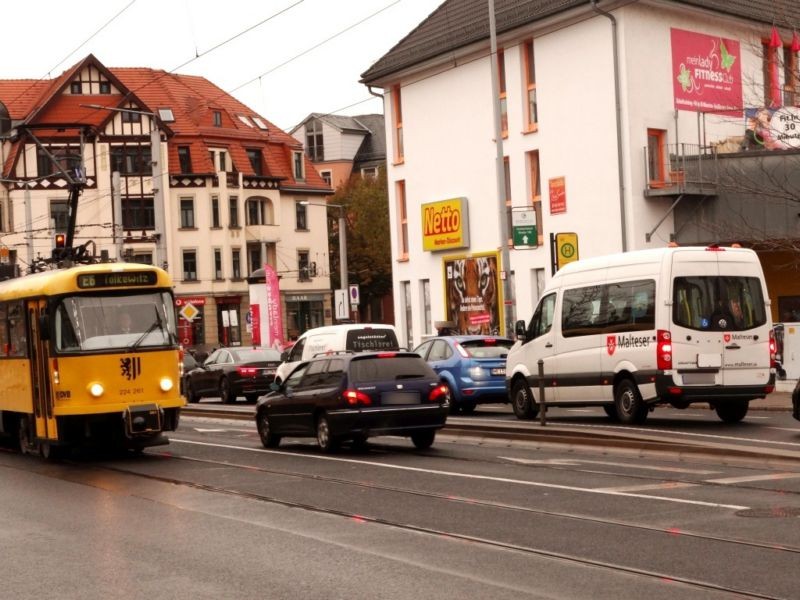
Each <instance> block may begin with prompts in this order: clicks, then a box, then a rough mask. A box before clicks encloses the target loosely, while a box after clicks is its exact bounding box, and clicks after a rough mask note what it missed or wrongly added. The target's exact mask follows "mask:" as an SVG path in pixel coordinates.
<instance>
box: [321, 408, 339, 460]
mask: <svg viewBox="0 0 800 600" xmlns="http://www.w3.org/2000/svg"><path fill="white" fill-rule="evenodd" d="M317 444H319V448H320V450H322V451H323V452H333V451H335V450H336V449H337V448H338V447H339V440H337V439H336V438H335V437H334V436H333V434H331V426H330V423H328V416H327V415H325V414H322V415H320V416H319V417H318V418H317Z"/></svg>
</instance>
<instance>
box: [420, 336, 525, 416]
mask: <svg viewBox="0 0 800 600" xmlns="http://www.w3.org/2000/svg"><path fill="white" fill-rule="evenodd" d="M513 344H514V342H513V340H510V339H508V338H500V337H492V336H486V335H454V336H441V337H437V338H432V339H430V340H427V341H425V342H423V343H422V344H420V345H419V346H417V347H416V348H415V349H414V352H416V353H417V354H419V355H420V356H421V357H422V358H424V359H425V361H426V362H427V363H428V364H429V365H430V366H431V367H432V368H433V370H434V371H436V374H437V375H438V376H439V378H440V379H441V380H442V382H443V383H445V384H446V385H447V387H448V388H449V390H450V412H452V413H453V414H455V413H458V412H459V411H460V412H463V413H464V414H470V413H472V412H473V411H474V410H475V407H476V406H477V405H478V404H486V403H490V402H508V395H507V393H506V379H505V378H506V356H507V355H508V349H509V348H511V346H512V345H513Z"/></svg>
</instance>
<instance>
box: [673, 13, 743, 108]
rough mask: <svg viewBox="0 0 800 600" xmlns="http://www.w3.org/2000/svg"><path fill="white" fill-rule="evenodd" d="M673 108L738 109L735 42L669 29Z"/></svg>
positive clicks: (738, 55)
mask: <svg viewBox="0 0 800 600" xmlns="http://www.w3.org/2000/svg"><path fill="white" fill-rule="evenodd" d="M671 32H672V35H671V37H672V90H673V95H674V99H675V108H676V109H678V110H689V111H693V112H709V113H714V114H719V115H730V114H731V112H741V110H742V64H741V62H742V58H741V53H740V51H739V42H737V41H736V40H730V39H726V38H720V37H716V36H711V35H705V34H702V33H694V32H692V31H684V30H683V29H674V28H673V29H672V30H671Z"/></svg>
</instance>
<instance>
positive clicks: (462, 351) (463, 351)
mask: <svg viewBox="0 0 800 600" xmlns="http://www.w3.org/2000/svg"><path fill="white" fill-rule="evenodd" d="M455 347H456V350H458V353H459V354H460V355H461V356H463V357H464V358H469V357H470V354H469V352H467V349H466V348H464V346H462V345H461V344H459V343H458V342H456V343H455Z"/></svg>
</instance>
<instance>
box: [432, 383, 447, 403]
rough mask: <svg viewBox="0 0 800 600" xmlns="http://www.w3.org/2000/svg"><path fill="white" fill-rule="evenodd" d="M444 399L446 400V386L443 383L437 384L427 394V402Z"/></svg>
mask: <svg viewBox="0 0 800 600" xmlns="http://www.w3.org/2000/svg"><path fill="white" fill-rule="evenodd" d="M445 400H447V386H446V385H444V384H442V385H437V386H436V387H435V388H433V389H432V390H431V393H430V394H428V402H444V401H445Z"/></svg>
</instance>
